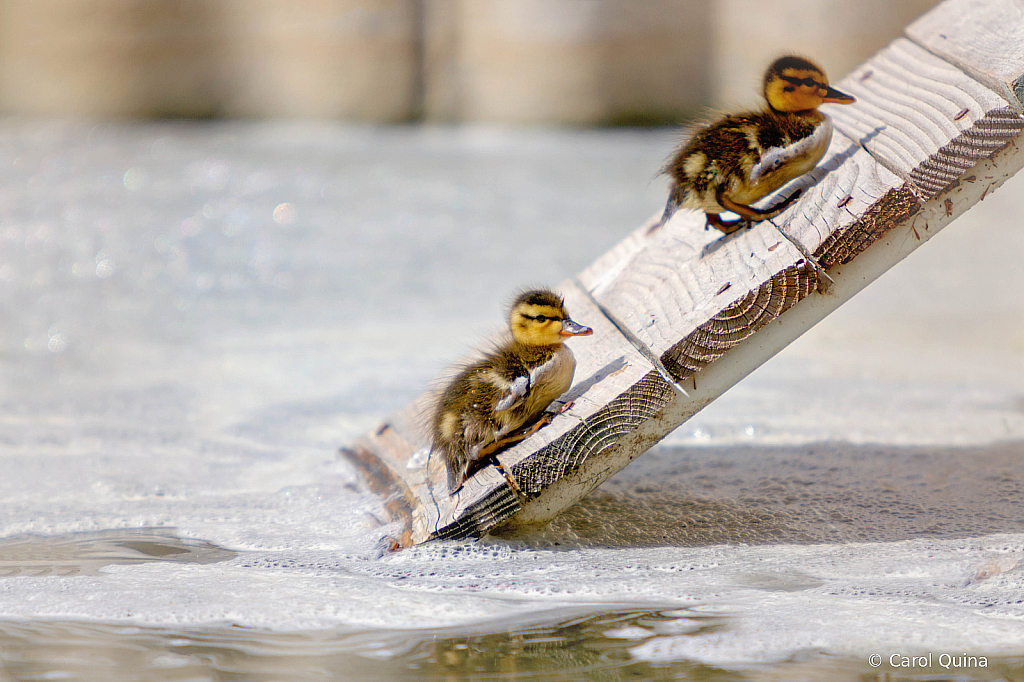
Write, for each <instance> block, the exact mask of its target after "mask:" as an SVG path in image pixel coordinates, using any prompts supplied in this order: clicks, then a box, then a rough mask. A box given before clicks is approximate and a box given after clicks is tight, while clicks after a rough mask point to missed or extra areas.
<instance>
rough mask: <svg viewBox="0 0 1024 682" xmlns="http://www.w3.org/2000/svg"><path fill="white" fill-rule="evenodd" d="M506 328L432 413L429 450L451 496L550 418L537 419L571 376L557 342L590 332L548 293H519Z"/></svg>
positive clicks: (566, 354) (570, 362) (570, 361)
mask: <svg viewBox="0 0 1024 682" xmlns="http://www.w3.org/2000/svg"><path fill="white" fill-rule="evenodd" d="M509 327H510V329H511V338H508V339H507V340H505V341H504V342H502V343H501V344H500V345H499V346H498V347H496V348H495V349H494V350H493V351H492V352H490V353H488V354H486V355H485V356H484V357H483V358H482V359H480V360H478V361H477V362H474V363H472V364H471V365H469V366H467V367H465V368H464V369H463V370H462V371H461V372H459V374H458V375H457V376H456V377H455V378H454V379H452V381H451V382H450V383H449V384H448V385H447V387H446V388H445V389H444V391H443V392H442V393H441V395H440V398H439V400H438V401H437V404H436V407H435V409H434V414H433V419H432V425H431V426H432V433H431V440H432V447H433V449H435V450H440V451H441V452H442V453H443V454H444V458H445V463H446V464H447V465H448V489H449V491H451V492H452V493H454V492H456V491H457V490H459V489H460V488H461V487H462V484H463V483H464V482H465V480H466V479H467V478H468V477H469V476H470V474H471V473H473V470H474V469H476V468H478V467H479V466H480V465H481V464H483V463H484V462H486V461H487V458H488V457H489V456H490V455H492V454H493V453H494V452H495V451H496V450H498V449H499V448H501V447H504V446H506V445H510V444H512V443H515V442H518V441H520V440H522V439H523V438H525V437H526V436H527V435H529V434H530V433H532V432H533V431H535V430H536V429H539V428H540V427H541V426H544V425H545V424H546V423H547V422H548V421H549V420H550V417H549V418H548V419H547V420H545V419H539V418H540V417H541V413H543V412H544V410H545V409H546V408H547V407H548V405H550V404H551V403H552V402H553V401H554V400H555V399H556V398H557V397H558V396H560V395H562V394H563V393H565V391H567V390H568V389H569V386H570V384H572V377H573V374H574V373H575V371H576V358H575V357H573V354H572V351H570V350H569V349H568V348H567V347H566V346H565V345H564V344H563V341H564V340H565V339H566V338H567V337H570V336H587V335H589V334H592V333H593V331H594V330H593V329H591V328H589V327H584V326H583V325H580V324H577V323H576V322H573V321H572V320H571V319H570V318H569V314H568V313H567V312H566V310H565V304H564V302H563V299H562V298H561V297H560V296H559V295H558V294H556V293H554V292H552V291H549V290H547V289H534V290H530V291H526V292H523V293H522V294H520V295H519V297H518V298H516V300H515V302H514V303H513V304H512V308H511V310H510V312H509ZM531 424H532V425H533V426H532V428H530V429H528V430H527V429H524V428H523V427H526V426H528V425H531ZM503 473H504V471H503ZM505 475H506V478H507V477H508V474H505ZM510 480H511V479H510ZM513 487H515V486H514V485H513ZM517 490H518V489H517Z"/></svg>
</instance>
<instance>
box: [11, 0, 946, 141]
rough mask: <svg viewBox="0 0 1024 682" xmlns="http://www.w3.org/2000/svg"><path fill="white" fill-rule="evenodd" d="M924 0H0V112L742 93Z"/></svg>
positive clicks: (476, 111) (584, 101)
mask: <svg viewBox="0 0 1024 682" xmlns="http://www.w3.org/2000/svg"><path fill="white" fill-rule="evenodd" d="M932 4H934V0H901V1H900V2H894V1H893V0H847V1H846V2H842V3H840V2H831V1H829V0H0V112H2V113H6V114H37V115H39V114H41V115H88V116H99V117H136V116H185V117H206V116H235V117H306V118H332V119H342V120H360V121H380V122H395V121H407V120H420V119H425V120H437V121H479V120H483V121H502V122H510V123H541V122H544V123H572V124H590V123H616V122H618V123H644V122H659V121H660V122H664V121H669V120H681V119H683V118H685V117H686V116H688V115H689V114H691V113H693V112H695V111H697V110H698V109H700V108H702V107H705V106H707V105H709V104H715V103H720V102H726V103H744V104H752V103H755V102H756V100H757V89H758V83H759V79H760V75H761V72H762V71H763V69H764V67H765V65H766V63H767V62H768V61H769V60H770V59H771V58H772V57H774V56H776V55H777V54H779V53H781V52H784V51H788V50H795V51H798V52H801V53H804V54H807V55H808V56H812V57H814V58H816V59H818V60H819V61H821V62H822V63H823V65H824V66H825V67H826V68H827V70H828V71H829V72H830V74H831V75H832V77H833V78H838V77H839V76H841V75H842V74H843V73H845V72H846V71H847V70H849V69H850V68H852V67H853V66H854V65H856V64H857V63H859V62H860V61H862V60H863V59H864V58H866V57H867V56H869V55H870V54H871V53H872V52H874V51H875V50H876V49H878V48H879V47H881V46H882V45H884V44H885V43H886V42H888V41H889V40H891V39H892V38H894V37H896V36H898V35H899V34H900V32H901V30H902V27H903V26H904V25H905V24H906V23H908V22H909V21H910V20H911V19H913V18H914V17H915V16H917V15H919V14H920V13H922V12H924V11H925V10H927V9H928V8H929V7H930V6H931V5H932Z"/></svg>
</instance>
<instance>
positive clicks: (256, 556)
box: [0, 121, 1024, 681]
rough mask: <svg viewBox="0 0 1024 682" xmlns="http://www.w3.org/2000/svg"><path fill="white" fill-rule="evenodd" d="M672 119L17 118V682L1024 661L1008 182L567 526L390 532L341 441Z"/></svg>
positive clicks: (695, 672) (2, 146)
mask: <svg viewBox="0 0 1024 682" xmlns="http://www.w3.org/2000/svg"><path fill="white" fill-rule="evenodd" d="M673 140H674V133H672V132H671V131H645V132H636V131H612V132H607V131H603V132H602V131H545V130H524V131H509V130H501V129H492V128H464V129H442V128H434V129H432V128H390V129H379V128H361V127H341V126H330V125H307V124H303V125H297V124H296V125H271V124H263V125H251V124H215V125H214V124H204V125H183V124H149V125H106V124H104V125H86V124H77V123H59V122H58V123H54V122H32V121H28V122H15V121H7V122H4V123H3V124H2V125H0V315H2V319H3V320H4V323H3V325H0V468H2V475H0V681H6V680H8V679H12V680H28V679H86V680H104V681H107V680H119V679H125V680H128V679H153V680H206V679H238V680H277V679H289V680H307V679H308V680H317V679H335V678H340V679H345V678H348V679H499V680H500V679H525V678H528V677H531V676H533V677H534V678H538V679H552V680H559V679H566V680H568V679H609V680H619V679H703V680H761V679H786V680H797V679H876V678H875V677H874V676H875V675H876V674H877V675H879V676H880V677H878V678H877V679H891V680H898V679H913V680H925V679H928V680H935V679H957V680H968V679H985V680H989V679H1024V669H1022V663H1021V659H1020V658H1019V657H1020V656H1021V654H1022V653H1024V647H1022V645H1021V642H1022V641H1024V625H1022V623H1024V605H1022V602H1021V598H1020V595H1021V594H1022V593H1024V568H1022V567H1024V515H1022V514H1021V513H1020V512H1019V506H1020V505H1019V500H1020V499H1021V493H1022V492H1024V491H1022V485H1024V479H1022V475H1021V474H1020V466H1019V462H1020V459H1021V456H1022V455H1024V390H1022V388H1021V387H1022V386H1024V308H1022V304H1021V299H1020V297H1019V291H1020V290H1021V288H1022V287H1024V271H1022V270H1021V268H1019V263H1018V262H1017V261H1018V260H1019V253H1020V252H1021V250H1022V249H1024V233H1022V232H1021V231H1020V230H1019V229H1018V223H1017V222H1016V218H1015V216H1016V214H1017V208H1016V197H1017V196H1019V194H1020V192H1021V191H1024V187H1022V186H1021V184H1022V182H1024V180H1021V179H1016V180H1013V181H1011V182H1010V183H1008V184H1007V185H1006V186H1005V188H1004V189H1003V190H1001V191H1000V192H999V193H996V194H994V195H992V196H990V197H989V198H987V199H986V201H985V202H984V203H983V204H981V205H980V206H979V207H978V208H977V209H975V210H973V211H972V212H971V213H969V214H968V215H967V216H965V217H964V218H963V219H961V220H959V221H958V222H957V223H955V224H954V225H952V226H951V227H950V228H948V231H947V232H944V233H943V234H941V235H939V236H938V237H937V238H936V239H935V241H934V242H933V243H931V244H928V245H926V246H924V247H923V248H922V250H921V251H920V252H919V253H917V254H915V255H913V256H912V257H911V258H909V259H908V260H907V261H906V262H905V263H904V264H901V265H900V266H899V267H898V268H896V269H895V270H894V271H893V272H892V273H891V274H889V275H887V276H886V277H884V278H883V279H882V280H881V281H879V282H878V283H877V284H876V285H874V286H872V287H870V288H869V289H868V290H866V291H865V292H864V293H863V294H861V295H859V296H858V297H857V298H856V299H854V300H853V301H851V302H850V303H849V304H848V305H846V306H844V308H843V309H842V310H840V311H839V312H837V313H835V314H834V315H833V316H831V317H830V318H829V319H828V320H826V321H825V322H824V323H822V324H821V325H819V326H818V327H817V328H816V329H814V330H812V331H811V332H810V333H809V334H807V335H806V336H805V337H803V338H802V339H800V340H799V341H798V342H797V343H795V344H793V346H792V347H790V348H789V349H787V350H786V351H784V352H783V353H782V354H780V355H779V356H778V357H777V358H775V359H774V360H772V361H771V362H770V363H768V364H767V365H766V366H765V367H764V368H762V369H761V370H759V371H758V372H755V373H754V374H753V375H752V376H751V377H749V378H748V379H747V380H745V381H744V382H742V383H741V384H739V385H738V386H737V387H735V389H733V390H731V391H730V392H729V393H728V394H727V395H726V396H724V397H723V398H722V399H721V400H720V401H718V402H717V403H715V404H714V405H712V406H711V407H709V408H708V409H706V410H705V411H703V412H701V413H700V414H698V415H697V416H696V417H695V418H694V419H692V420H691V421H690V422H688V423H687V424H685V425H683V427H681V428H680V429H679V430H678V431H677V432H676V433H674V434H672V435H671V436H670V437H669V438H668V439H666V441H665V442H664V443H663V444H662V445H661V446H659V447H658V448H656V449H655V450H653V451H652V452H650V453H648V454H646V455H645V456H643V457H641V458H640V459H639V460H637V461H636V462H635V463H633V464H631V465H630V466H629V467H627V468H626V469H625V470H623V471H622V472H621V473H620V474H618V475H617V476H615V477H614V478H612V479H611V480H610V481H608V483H607V484H606V485H604V486H602V487H601V488H600V489H598V490H596V491H595V492H594V493H592V494H591V495H590V496H588V497H587V498H586V499H584V500H583V501H582V502H581V503H580V504H579V505H577V506H576V507H574V508H573V509H570V510H569V511H568V512H566V513H565V514H564V515H562V516H561V517H559V518H558V519H556V520H555V521H554V522H553V523H552V524H550V525H549V526H547V527H545V528H542V529H537V530H535V531H532V532H524V533H520V534H518V535H515V536H506V537H497V538H493V537H491V538H485V539H483V540H480V541H474V542H466V543H434V544H431V545H427V546H423V547H417V548H413V549H411V550H408V551H404V552H400V553H397V554H382V553H381V552H380V551H379V549H378V541H379V539H380V538H381V537H382V536H383V535H385V534H387V533H388V532H390V529H389V525H388V519H387V518H386V516H385V514H384V511H383V505H382V501H381V500H380V499H378V498H376V497H374V496H373V495H370V494H369V493H368V492H367V491H365V490H364V489H362V488H361V486H360V485H359V481H358V479H357V478H356V476H355V474H354V472H353V471H352V470H351V469H350V468H349V467H348V465H347V464H346V463H345V462H344V461H343V460H341V459H340V458H338V456H337V449H338V447H339V446H340V445H343V444H345V443H347V442H349V441H350V440H351V439H352V438H354V437H355V436H356V435H358V434H359V433H361V432H362V431H363V430H365V429H368V428H372V427H373V426H374V425H375V424H376V423H377V421H378V420H379V419H381V418H382V417H383V416H385V415H386V414H387V413H388V412H389V411H391V410H394V409H396V408H398V407H400V406H402V405H403V404H404V403H406V402H407V401H408V400H410V399H411V398H412V397H414V396H415V395H417V394H418V393H419V392H420V391H421V390H422V389H423V388H424V387H425V386H427V385H428V384H429V382H430V380H431V378H432V377H433V376H434V375H435V374H436V373H437V372H438V371H439V370H440V369H441V368H442V367H443V366H444V364H445V363H446V362H449V361H450V360H452V359H453V358H455V357H458V356H459V355H460V354H461V353H462V352H463V351H464V350H465V349H466V348H467V347H468V346H469V345H471V344H472V343H474V342H475V341H476V339H478V338H479V337H480V336H481V335H483V334H485V333H487V332H489V331H491V330H493V329H494V328H495V327H497V326H499V325H500V318H501V316H502V306H503V304H504V303H505V301H506V299H507V298H508V297H509V296H510V294H511V292H512V291H513V290H515V289H516V288H517V287H518V286H520V285H523V284H528V283H538V282H549V283H556V282H558V281H560V280H562V279H564V278H565V277H567V276H569V275H571V274H574V273H575V272H577V271H578V270H579V269H581V268H582V267H583V266H585V265H586V264H588V263H589V262H590V261H591V260H592V259H593V258H594V257H596V256H597V255H599V254H600V253H602V252H603V251H604V250H605V249H607V248H608V247H609V246H611V245H612V244H614V243H615V242H616V241H617V240H618V239H619V238H621V236H622V235H624V234H625V233H626V232H627V231H628V230H630V229H632V228H633V227H635V226H636V225H638V224H640V223H641V222H643V221H644V220H645V219H646V218H647V217H648V216H649V215H651V214H653V213H654V212H656V211H657V210H658V209H659V208H660V207H661V205H662V204H663V191H664V190H663V185H662V182H661V181H660V180H655V179H654V176H655V172H656V170H657V169H658V168H659V167H660V166H661V164H662V162H663V160H664V158H665V156H666V155H667V154H668V152H669V150H670V149H671V146H672V144H673ZM582 322H584V323H585V322H586V321H585V320H582ZM928 653H931V654H933V655H934V656H939V655H941V654H943V653H945V654H948V655H951V656H952V655H961V654H963V655H967V656H970V655H973V656H986V657H987V659H986V660H987V664H986V665H985V666H980V665H977V664H976V663H977V662H976V661H975V664H972V665H968V666H960V667H957V668H956V669H953V668H952V667H950V668H943V667H942V665H941V664H940V663H939V661H938V659H937V658H936V659H934V660H933V661H932V664H931V665H930V666H928V667H922V666H914V667H906V666H898V665H897V666H894V665H892V664H890V662H889V661H890V658H889V657H890V656H893V655H896V656H897V658H896V659H893V660H894V661H896V662H897V663H899V662H900V661H901V660H902V659H901V658H899V656H903V655H906V656H915V655H926V654H928ZM872 654H878V655H882V656H884V661H885V662H884V664H883V665H881V666H880V667H878V668H872V667H871V664H870V659H869V657H870V656H871V655H872ZM958 660H959V659H958ZM965 660H966V659H965ZM887 675H888V677H886V676H887Z"/></svg>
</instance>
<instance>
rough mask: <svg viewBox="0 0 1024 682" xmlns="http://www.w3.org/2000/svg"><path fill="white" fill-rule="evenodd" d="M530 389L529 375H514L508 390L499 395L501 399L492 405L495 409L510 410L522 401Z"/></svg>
mask: <svg viewBox="0 0 1024 682" xmlns="http://www.w3.org/2000/svg"><path fill="white" fill-rule="evenodd" d="M529 390H530V378H529V377H516V379H515V380H514V381H513V382H512V383H511V384H510V385H509V387H508V390H507V391H506V392H505V394H504V395H503V396H502V397H501V400H499V401H498V402H497V404H496V405H495V406H494V409H495V410H498V411H503V410H510V409H512V408H513V407H515V406H516V405H518V404H519V403H521V402H522V401H523V398H524V397H525V396H526V394H527V393H528V392H529Z"/></svg>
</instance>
